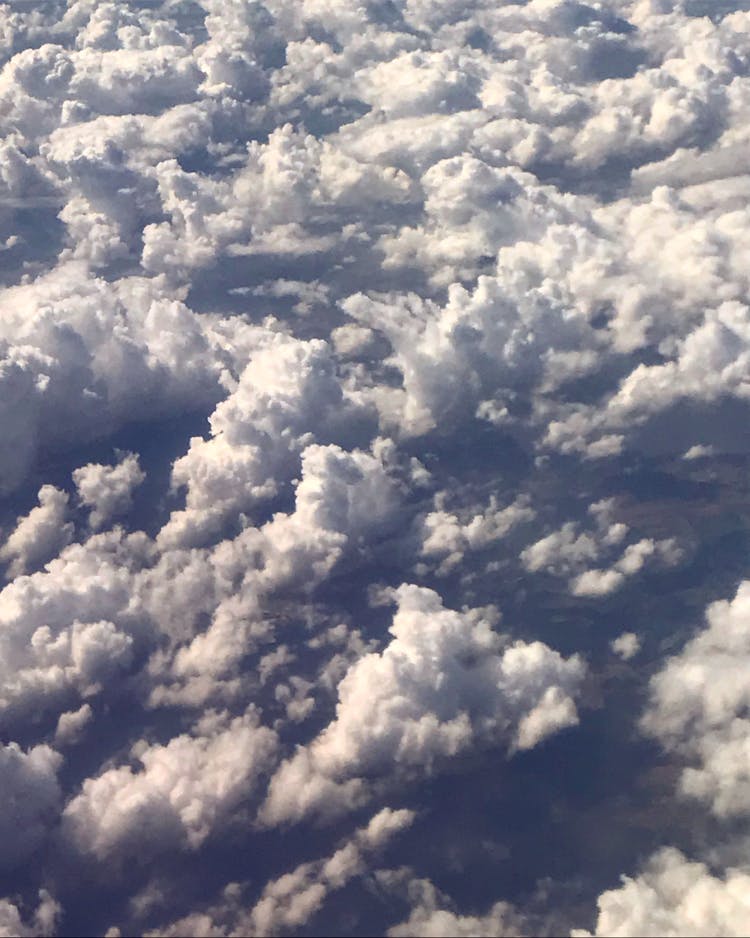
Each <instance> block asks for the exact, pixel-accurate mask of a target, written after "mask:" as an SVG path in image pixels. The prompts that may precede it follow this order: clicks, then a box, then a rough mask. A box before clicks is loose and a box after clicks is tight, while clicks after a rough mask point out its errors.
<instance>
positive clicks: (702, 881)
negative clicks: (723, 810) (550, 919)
mask: <svg viewBox="0 0 750 938" xmlns="http://www.w3.org/2000/svg"><path fill="white" fill-rule="evenodd" d="M748 887H750V875H748V873H746V872H744V871H742V870H737V869H729V870H726V871H725V872H724V873H723V874H720V875H714V874H713V873H712V872H711V871H710V870H709V869H708V867H707V866H706V865H705V864H704V863H696V862H691V861H690V860H688V859H687V858H686V857H685V856H683V855H682V854H681V853H680V851H679V850H675V849H674V848H665V849H663V850H660V851H659V852H658V853H656V854H655V855H654V856H653V857H651V859H650V860H649V862H648V864H647V866H646V869H645V870H644V871H643V872H641V873H639V874H638V875H637V876H636V877H634V878H631V877H629V876H624V877H623V884H622V886H620V888H619V889H612V890H609V891H608V892H605V893H602V895H601V896H600V897H599V900H598V907H599V911H598V917H597V921H596V927H595V931H594V934H595V935H607V936H612V938H618V936H626V935H645V936H657V935H667V936H670V938H683V936H684V938H688V936H697V935H723V936H727V938H730V936H740V935H744V934H745V932H746V931H747V923H748V921H750V899H749V898H748V896H750V892H749V891H748ZM590 934H591V933H590V932H587V931H583V930H574V931H573V935H575V936H578V938H585V936H589V935H590Z"/></svg>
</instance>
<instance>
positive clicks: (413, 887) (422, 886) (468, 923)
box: [377, 871, 525, 938]
mask: <svg viewBox="0 0 750 938" xmlns="http://www.w3.org/2000/svg"><path fill="white" fill-rule="evenodd" d="M377 878H378V883H379V885H381V886H388V885H389V880H392V879H395V878H396V877H394V876H393V874H391V873H390V872H389V871H383V872H381V873H380V874H379V875H378V877H377ZM407 894H408V898H409V903H410V906H411V909H410V912H409V918H408V919H407V920H406V921H404V922H402V923H400V924H398V925H392V926H391V927H390V928H389V929H388V931H387V934H388V936H389V938H409V936H424V938H447V936H450V935H455V936H456V938H464V936H466V938H470V936H475V938H484V936H486V938H515V936H519V935H523V934H524V933H525V928H524V923H523V920H522V918H521V916H520V915H519V914H518V912H517V911H516V910H515V909H514V908H513V906H512V905H510V904H509V903H507V902H496V903H495V904H494V905H493V906H492V908H491V909H490V910H489V912H487V913H486V914H485V915H460V914H457V913H456V912H453V911H452V910H451V909H450V901H449V900H448V898H447V897H446V896H444V895H442V894H441V893H440V891H439V890H438V889H436V887H435V886H434V885H433V883H431V882H430V880H428V879H416V878H413V879H411V880H410V881H409V883H408V884H407Z"/></svg>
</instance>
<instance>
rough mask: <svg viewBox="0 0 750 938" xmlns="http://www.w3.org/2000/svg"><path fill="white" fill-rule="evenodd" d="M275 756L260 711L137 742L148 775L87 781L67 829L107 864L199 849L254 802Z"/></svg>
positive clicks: (69, 811) (120, 773) (111, 772)
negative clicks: (149, 853) (147, 852)
mask: <svg viewBox="0 0 750 938" xmlns="http://www.w3.org/2000/svg"><path fill="white" fill-rule="evenodd" d="M275 751H276V736H275V734H274V733H273V732H272V731H271V730H269V729H267V728H266V727H263V726H259V725H258V720H257V717H256V715H255V714H254V713H253V712H252V711H251V712H248V713H247V714H246V715H245V716H241V717H235V718H234V719H230V718H229V717H228V715H227V714H226V713H224V714H211V713H210V712H209V713H207V714H206V716H205V718H204V719H203V720H202V722H201V723H199V724H198V725H197V726H196V727H195V728H194V730H193V732H192V733H191V734H189V735H188V734H184V735H181V736H176V737H174V738H173V739H171V740H170V741H169V742H168V743H167V744H166V745H158V744H152V745H149V743H147V742H146V741H145V740H141V741H139V742H138V743H136V744H135V745H134V747H133V748H132V750H131V757H132V759H133V761H134V762H139V763H140V764H141V766H142V768H141V769H139V770H135V771H134V770H133V768H131V767H130V766H127V765H123V766H119V767H117V768H111V769H107V770H106V771H104V772H103V773H102V774H101V775H98V776H97V777H95V778H90V779H86V781H85V782H84V783H83V786H82V788H81V791H80V793H79V794H77V795H76V796H75V797H74V798H73V799H72V800H71V801H70V802H69V803H68V804H67V806H66V807H65V810H64V812H63V831H64V833H65V835H66V836H67V837H68V838H69V839H70V841H71V842H72V843H73V844H75V845H76V846H77V847H78V848H79V849H81V850H83V851H86V852H90V853H93V854H95V855H96V856H97V857H99V858H106V857H111V856H124V855H131V854H133V853H135V854H141V852H142V851H143V850H144V849H146V848H147V847H148V848H149V849H151V850H153V849H156V850H160V849H166V848H167V847H173V846H182V845H184V846H188V847H190V848H193V849H195V848H197V847H199V846H200V844H201V843H203V841H204V840H205V839H206V838H207V837H208V836H209V835H210V834H211V832H212V831H213V830H214V829H215V828H216V827H217V826H218V825H220V824H221V823H222V821H224V820H225V819H226V817H227V815H228V814H229V813H230V812H231V811H232V810H233V809H235V808H237V807H238V805H240V804H241V803H242V802H243V801H245V800H246V799H247V798H248V797H249V796H250V794H251V793H252V789H253V787H254V785H255V784H257V781H258V778H259V777H260V775H261V774H262V773H264V772H265V771H267V770H268V768H269V766H270V764H271V762H272V760H273V757H274V754H275ZM144 837H145V839H144Z"/></svg>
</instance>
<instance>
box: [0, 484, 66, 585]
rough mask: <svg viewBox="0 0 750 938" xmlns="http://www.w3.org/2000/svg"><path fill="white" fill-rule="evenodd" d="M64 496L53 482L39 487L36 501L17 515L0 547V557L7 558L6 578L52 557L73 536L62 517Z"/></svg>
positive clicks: (23, 571)
mask: <svg viewBox="0 0 750 938" xmlns="http://www.w3.org/2000/svg"><path fill="white" fill-rule="evenodd" d="M67 513H68V496H67V494H66V493H65V492H62V491H61V490H60V489H56V488H55V487H54V486H53V485H43V486H42V487H41V488H40V489H39V505H38V507H37V508H32V509H31V511H30V512H29V513H28V515H25V516H24V517H23V518H19V519H18V523H17V524H16V527H15V530H13V531H12V532H11V534H10V535H9V536H8V539H7V540H6V541H5V543H4V544H3V545H2V547H0V560H4V561H6V562H7V561H9V562H10V563H9V566H8V573H7V576H8V577H9V578H13V577H16V576H20V575H21V574H22V573H27V572H28V571H29V570H33V569H34V568H36V567H38V566H39V565H40V564H42V563H44V562H45V561H47V560H51V559H52V558H53V557H55V556H56V555H57V554H58V553H59V552H60V550H61V549H62V548H63V547H65V546H67V545H68V544H69V543H70V542H71V540H72V539H73V524H72V523H71V522H69V521H66V520H65V518H66V516H67Z"/></svg>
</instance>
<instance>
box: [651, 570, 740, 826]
mask: <svg viewBox="0 0 750 938" xmlns="http://www.w3.org/2000/svg"><path fill="white" fill-rule="evenodd" d="M748 610H750V584H749V583H748V582H743V583H742V584H741V585H740V587H739V589H738V591H737V594H736V596H735V597H734V599H733V600H731V601H730V602H727V601H721V602H717V603H714V604H712V605H711V606H709V608H708V611H707V613H706V620H707V627H706V628H705V629H704V630H703V631H702V632H699V633H698V635H696V637H695V638H693V639H692V640H691V641H690V642H688V644H687V645H686V646H685V648H684V649H683V651H682V652H680V654H678V655H676V656H674V657H673V658H670V659H669V660H668V661H667V663H666V664H665V666H664V667H663V669H662V670H661V671H660V672H659V673H658V674H656V675H655V677H654V678H653V679H652V681H651V702H650V705H649V708H648V709H647V711H646V713H645V714H644V717H643V721H642V725H643V728H644V730H645V731H646V732H647V733H649V734H650V735H652V736H654V737H656V738H657V739H658V740H659V741H660V742H661V743H662V745H663V746H664V747H665V748H666V749H668V750H671V751H674V752H676V753H677V754H679V755H680V756H682V757H683V758H684V759H685V760H686V761H687V762H688V767H687V768H685V769H684V770H683V772H682V777H681V782H680V789H681V791H682V793H683V794H685V795H688V796H690V797H693V798H698V799H700V800H701V801H704V802H706V804H707V805H708V806H709V807H710V809H711V810H712V811H713V812H714V813H715V814H717V815H718V816H719V817H740V816H745V815H747V814H748V813H750V784H748V772H747V766H748V752H749V751H750V720H748V718H747V714H746V710H747V705H748V683H747V675H748V671H749V670H750V637H749V636H748V633H747V626H746V622H747V616H748Z"/></svg>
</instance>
